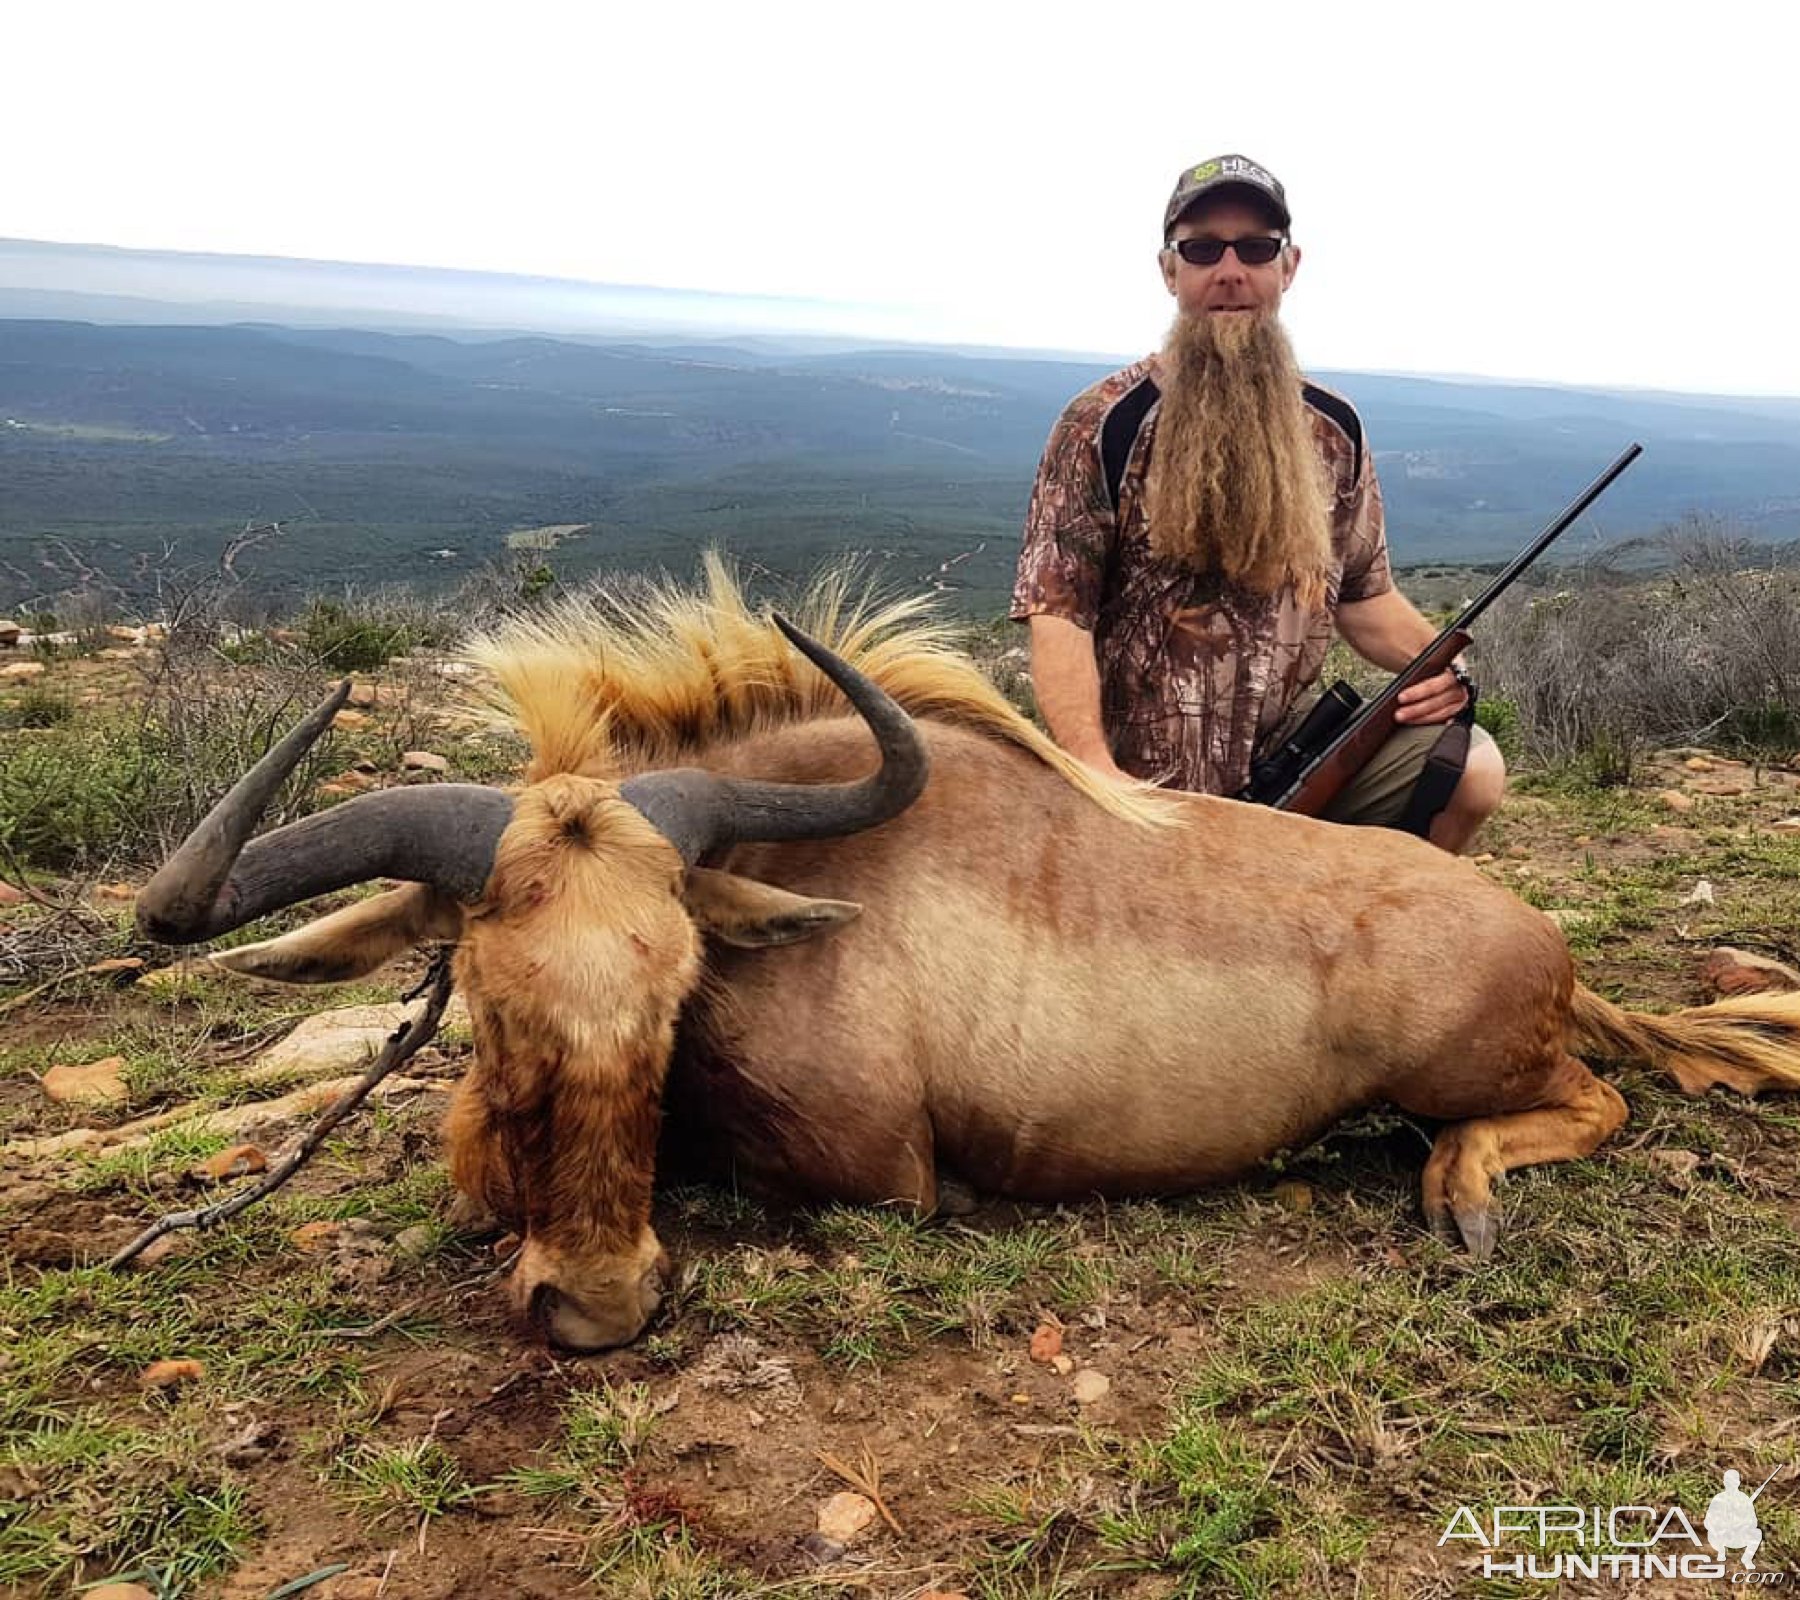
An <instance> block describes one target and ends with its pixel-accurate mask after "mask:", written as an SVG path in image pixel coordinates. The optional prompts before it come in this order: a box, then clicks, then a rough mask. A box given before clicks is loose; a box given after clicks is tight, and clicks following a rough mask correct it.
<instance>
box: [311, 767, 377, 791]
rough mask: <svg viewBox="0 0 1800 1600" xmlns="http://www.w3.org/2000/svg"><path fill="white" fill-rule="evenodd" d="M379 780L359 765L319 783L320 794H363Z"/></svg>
mask: <svg viewBox="0 0 1800 1600" xmlns="http://www.w3.org/2000/svg"><path fill="white" fill-rule="evenodd" d="M376 786H377V780H376V779H375V778H374V777H372V776H371V775H370V774H368V773H366V772H363V771H361V770H360V769H359V768H357V767H350V768H348V769H347V770H345V771H343V772H340V773H339V774H338V775H337V776H336V777H335V778H327V779H326V780H325V782H323V783H322V784H320V785H319V793H320V794H361V793H362V792H363V791H364V790H365V789H373V788H375V787H376Z"/></svg>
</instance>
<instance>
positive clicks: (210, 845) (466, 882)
mask: <svg viewBox="0 0 1800 1600" xmlns="http://www.w3.org/2000/svg"><path fill="white" fill-rule="evenodd" d="M349 694H350V684H349V681H348V680H347V679H346V680H345V681H344V682H343V683H340V684H339V685H338V686H337V688H335V689H334V690H332V692H331V693H330V694H328V695H327V696H326V697H325V698H324V699H323V700H321V701H320V702H319V704H318V705H317V706H315V707H314V708H313V709H312V711H311V712H309V713H308V714H307V716H306V718H305V719H304V720H303V721H301V722H300V723H299V724H298V725H296V726H295V727H294V728H293V729H292V730H291V731H290V732H289V733H288V735H287V737H286V738H285V739H283V740H282V741H281V743H279V744H278V745H276V746H275V747H274V748H273V749H271V750H270V751H269V752H268V754H266V755H265V756H264V757H263V758H262V759H261V760H260V761H258V762H257V763H256V765H255V766H254V767H252V768H251V769H250V770H249V771H248V772H247V773H245V774H244V776H243V777H242V778H240V779H239V780H238V782H237V783H236V784H235V785H234V786H233V787H232V790H231V792H230V793H229V794H227V795H226V796H225V798H224V799H223V800H221V801H220V802H219V803H218V804H217V805H216V806H214V807H213V808H212V810H211V811H209V812H208V813H207V814H206V816H205V818H204V819H203V820H202V821H201V822H200V824H199V826H198V827H196V828H195V829H194V831H193V832H192V833H191V834H189V835H188V837H187V839H186V840H185V841H184V842H183V843H182V845H181V847H180V848H179V849H178V850H177V851H176V852H175V853H174V855H172V856H170V857H169V859H168V860H167V861H165V862H164V863H163V864H162V866H161V867H160V868H159V869H158V870H157V873H156V876H155V877H153V878H152V879H151V880H150V881H149V883H147V884H146V885H145V886H144V889H143V892H142V893H141V894H139V896H138V899H137V923H138V928H139V929H140V931H142V932H143V934H144V935H145V936H146V937H147V938H151V939H156V940H159V941H160V942H162V943H164V944H196V943H198V942H199V941H200V940H202V939H211V938H214V937H216V936H217V935H219V934H221V933H229V932H230V931H231V930H232V929H233V928H239V927H242V926H243V925H244V924H245V923H246V922H252V921H254V920H255V919H256V918H257V917H260V916H263V915H266V914H267V913H268V912H270V911H276V910H279V909H280V908H281V907H283V906H291V905H295V904H298V903H299V902H300V901H302V900H308V899H310V898H312V896H314V895H318V894H328V893H330V892H331V891H332V890H333V889H342V888H345V887H346V886H348V885H349V884H352V883H363V882H366V881H367V880H368V879H370V878H406V879H410V880H412V881H414V882H418V883H429V884H433V885H435V886H436V887H438V888H440V889H443V890H445V891H446V892H447V893H450V894H453V895H455V896H456V897H457V898H458V899H462V900H473V899H476V898H477V897H478V896H479V895H480V893H481V888H482V885H483V884H485V883H486V882H487V877H488V873H489V871H490V870H491V869H492V867H493V864H494V851H495V849H496V847H497V846H498V844H499V842H500V835H501V833H502V832H503V831H504V829H505V827H506V825H507V823H508V822H509V821H511V820H512V801H511V800H510V799H509V798H508V797H507V796H506V795H504V794H502V793H500V792H499V791H498V790H496V789H487V788H483V787H481V786H480V785H479V784H472V783H442V784H433V785H431V786H430V787H428V788H420V789H391V790H386V791H384V792H382V793H379V794H366V795H359V796H357V798H355V799H354V800H349V801H346V802H345V803H344V804H343V805H341V806H336V807H333V808H332V809H331V810H329V811H322V812H319V813H318V814H317V815H315V816H310V817H306V818H303V819H302V820H301V821H299V822H294V823H290V824H289V825H288V826H287V827H285V828H277V829H276V830H275V831H274V832H273V833H265V834H264V835H263V836H262V837H261V838H259V839H252V838H251V837H250V835H251V833H252V832H253V831H254V830H255V828H256V824H257V820H258V818H260V817H261V816H262V814H263V812H264V811H265V810H266V809H267V808H268V804H269V802H270V801H271V800H272V799H274V797H275V793H276V791H277V790H278V789H280V787H281V786H282V784H283V783H284V782H286V781H287V778H288V776H289V774H290V773H292V772H293V770H294V769H295V768H296V767H297V766H299V765H300V762H301V760H302V758H303V757H304V756H305V755H306V752H307V751H308V750H309V749H310V748H311V747H312V745H313V743H314V741H316V740H317V739H318V737H319V735H320V734H322V733H323V732H324V731H325V729H326V728H327V727H328V726H330V723H331V719H332V718H333V717H335V716H336V715H337V713H338V711H339V710H340V709H341V708H342V706H343V704H344V701H345V700H346V699H347V698H348V696H349Z"/></svg>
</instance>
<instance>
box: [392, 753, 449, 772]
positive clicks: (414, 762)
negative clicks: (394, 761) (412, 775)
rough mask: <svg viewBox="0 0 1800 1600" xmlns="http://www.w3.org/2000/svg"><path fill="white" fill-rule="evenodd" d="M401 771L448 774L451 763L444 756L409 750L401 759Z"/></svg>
mask: <svg viewBox="0 0 1800 1600" xmlns="http://www.w3.org/2000/svg"><path fill="white" fill-rule="evenodd" d="M400 770H401V771H402V772H448V771H449V770H450V763H449V762H448V761H447V760H446V759H445V758H444V757H443V756H439V755H433V754H432V753H431V751H429V750H408V751H407V752H406V754H405V755H403V756H402V757H401V758H400Z"/></svg>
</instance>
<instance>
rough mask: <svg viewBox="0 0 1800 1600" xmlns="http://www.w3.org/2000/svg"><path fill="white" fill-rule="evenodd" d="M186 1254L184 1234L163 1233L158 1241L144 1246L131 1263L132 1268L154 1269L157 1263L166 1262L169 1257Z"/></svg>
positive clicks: (186, 1247)
mask: <svg viewBox="0 0 1800 1600" xmlns="http://www.w3.org/2000/svg"><path fill="white" fill-rule="evenodd" d="M187 1253H188V1241H187V1237H186V1235H184V1234H179V1233H165V1234H164V1235H163V1236H162V1237H161V1238H160V1239H154V1240H152V1241H151V1242H150V1243H149V1244H147V1245H145V1246H144V1248H143V1249H142V1250H140V1251H139V1252H138V1253H137V1254H136V1255H135V1256H134V1257H133V1258H132V1261H131V1264H132V1266H134V1267H154V1266H156V1265H157V1264H158V1263H159V1262H163V1261H167V1260H168V1259H169V1257H170V1256H184V1255H186V1254H187Z"/></svg>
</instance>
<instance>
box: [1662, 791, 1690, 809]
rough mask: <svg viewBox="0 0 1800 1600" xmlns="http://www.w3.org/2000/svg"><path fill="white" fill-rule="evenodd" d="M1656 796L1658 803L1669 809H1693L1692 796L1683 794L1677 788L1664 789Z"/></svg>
mask: <svg viewBox="0 0 1800 1600" xmlns="http://www.w3.org/2000/svg"><path fill="white" fill-rule="evenodd" d="M1656 798H1657V802H1658V803H1659V804H1660V805H1662V806H1664V807H1666V808H1667V809H1668V810H1670V811H1680V812H1688V811H1692V810H1693V809H1694V797H1693V796H1692V795H1691V794H1683V793H1682V792H1681V791H1680V790H1679V789H1664V790H1663V791H1662V792H1661V793H1660V794H1658V795H1657V797H1656Z"/></svg>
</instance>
